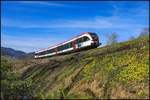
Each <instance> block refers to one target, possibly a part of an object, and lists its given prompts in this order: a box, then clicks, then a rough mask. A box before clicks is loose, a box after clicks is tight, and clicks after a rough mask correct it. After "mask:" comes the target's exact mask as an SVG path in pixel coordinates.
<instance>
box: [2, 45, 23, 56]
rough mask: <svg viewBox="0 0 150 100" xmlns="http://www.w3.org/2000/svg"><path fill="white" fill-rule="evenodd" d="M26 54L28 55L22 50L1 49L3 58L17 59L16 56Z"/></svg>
mask: <svg viewBox="0 0 150 100" xmlns="http://www.w3.org/2000/svg"><path fill="white" fill-rule="evenodd" d="M24 54H26V53H25V52H24V51H21V50H15V49H12V48H8V47H1V55H2V56H11V57H15V56H19V55H24Z"/></svg>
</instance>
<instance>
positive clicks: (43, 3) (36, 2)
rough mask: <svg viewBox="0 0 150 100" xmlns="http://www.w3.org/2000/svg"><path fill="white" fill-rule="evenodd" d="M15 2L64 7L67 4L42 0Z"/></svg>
mask: <svg viewBox="0 0 150 100" xmlns="http://www.w3.org/2000/svg"><path fill="white" fill-rule="evenodd" d="M16 3H22V4H32V5H43V6H59V7H66V6H67V5H64V4H59V3H50V2H43V1H17V2H16Z"/></svg>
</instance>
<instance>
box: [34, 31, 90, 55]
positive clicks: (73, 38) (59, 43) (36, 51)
mask: <svg viewBox="0 0 150 100" xmlns="http://www.w3.org/2000/svg"><path fill="white" fill-rule="evenodd" d="M84 34H89V32H85V33H82V34H80V35H78V36H76V37H74V38H72V39H69V40H67V41H65V42H68V41H71V40H73V39H75V38H78V37H80V36H82V35H84ZM65 42H62V43H59V44H56V45H54V46H51V47H48V48H45V49H42V50H38V51H36V52H35V53H39V52H42V51H45V50H47V49H50V48H53V47H57V46H58V45H61V44H63V43H65Z"/></svg>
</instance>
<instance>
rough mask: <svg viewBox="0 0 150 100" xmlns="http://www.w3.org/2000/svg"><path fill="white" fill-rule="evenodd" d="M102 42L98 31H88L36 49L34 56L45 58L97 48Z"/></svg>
mask: <svg viewBox="0 0 150 100" xmlns="http://www.w3.org/2000/svg"><path fill="white" fill-rule="evenodd" d="M100 44H101V43H99V38H98V36H97V34H96V33H91V32H86V33H83V34H81V35H79V36H77V37H75V38H72V39H70V40H67V41H65V42H62V43H59V44H57V45H54V46H51V47H49V48H46V49H42V50H39V51H36V52H35V55H34V58H43V57H48V56H54V55H59V54H65V53H70V52H75V51H79V50H83V49H89V48H96V47H98V46H99V45H100Z"/></svg>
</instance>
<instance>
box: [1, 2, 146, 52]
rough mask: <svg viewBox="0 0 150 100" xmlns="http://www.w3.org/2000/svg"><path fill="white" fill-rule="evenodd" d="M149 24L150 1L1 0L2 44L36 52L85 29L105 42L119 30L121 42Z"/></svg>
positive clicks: (137, 34) (135, 35) (136, 35)
mask: <svg viewBox="0 0 150 100" xmlns="http://www.w3.org/2000/svg"><path fill="white" fill-rule="evenodd" d="M145 27H149V1H1V46H2V47H10V48H13V49H16V50H22V51H24V52H27V53H29V52H34V51H37V50H40V49H44V48H47V47H50V46H53V45H56V44H58V43H61V42H64V41H66V40H68V39H71V38H73V37H75V36H78V35H80V34H82V33H84V32H95V33H97V35H98V36H99V42H101V43H102V45H101V46H100V47H102V46H105V45H106V43H107V42H106V41H107V35H108V34H112V33H113V32H116V34H117V36H118V42H124V41H128V40H129V39H130V37H131V36H133V37H135V38H137V37H138V36H139V34H140V32H141V31H142V30H143V28H145Z"/></svg>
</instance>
